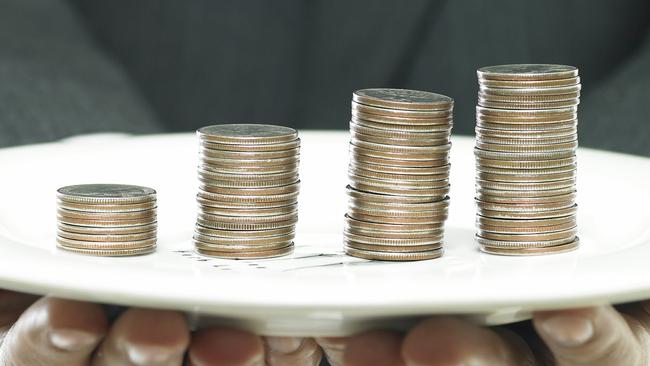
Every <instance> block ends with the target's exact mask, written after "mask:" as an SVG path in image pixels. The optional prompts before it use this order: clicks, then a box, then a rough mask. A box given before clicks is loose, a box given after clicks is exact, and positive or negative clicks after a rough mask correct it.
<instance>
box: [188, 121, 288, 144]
mask: <svg viewBox="0 0 650 366" xmlns="http://www.w3.org/2000/svg"><path fill="white" fill-rule="evenodd" d="M196 132H197V135H198V136H199V137H200V138H201V139H202V140H204V141H211V142H216V143H221V144H274V143H287V142H290V141H294V140H296V139H297V138H298V132H297V131H296V130H294V129H293V128H290V127H284V126H275V125H265V124H223V125H213V126H206V127H202V128H200V129H199V130H198V131H196Z"/></svg>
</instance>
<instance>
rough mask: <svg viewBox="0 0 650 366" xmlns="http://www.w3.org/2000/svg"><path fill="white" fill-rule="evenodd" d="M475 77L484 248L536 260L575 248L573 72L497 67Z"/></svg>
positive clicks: (556, 68) (575, 106)
mask: <svg viewBox="0 0 650 366" xmlns="http://www.w3.org/2000/svg"><path fill="white" fill-rule="evenodd" d="M477 74H478V81H479V87H480V89H479V95H478V106H477V107H476V149H475V155H476V165H477V178H476V189H477V196H476V204H477V210H478V215H477V236H476V240H477V241H478V243H479V245H480V248H481V250H483V251H484V252H488V253H492V254H504V255H534V254H548V253H559V252H564V251H569V250H573V249H576V248H577V247H578V243H579V239H578V237H577V236H576V233H577V223H576V210H577V205H576V203H575V198H576V148H577V147H578V135H577V123H578V119H577V117H578V115H577V112H578V103H579V97H580V78H579V77H578V69H576V68H575V67H572V66H563V65H544V64H531V65H500V66H489V67H484V68H480V69H479V70H478V72H477Z"/></svg>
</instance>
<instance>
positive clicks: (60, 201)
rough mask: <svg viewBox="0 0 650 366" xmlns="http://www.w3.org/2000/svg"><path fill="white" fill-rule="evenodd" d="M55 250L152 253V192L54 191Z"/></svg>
mask: <svg viewBox="0 0 650 366" xmlns="http://www.w3.org/2000/svg"><path fill="white" fill-rule="evenodd" d="M57 219H58V228H57V237H56V241H57V246H58V247H59V248H62V249H65V250H69V251H72V252H76V253H81V254H89V255H96V256H129V255H140V254H146V253H151V252H153V251H154V250H155V249H156V228H157V226H156V191H154V190H153V189H151V188H147V187H140V186H132V185H122V184H83V185H74V186H67V187H63V188H59V189H58V190H57Z"/></svg>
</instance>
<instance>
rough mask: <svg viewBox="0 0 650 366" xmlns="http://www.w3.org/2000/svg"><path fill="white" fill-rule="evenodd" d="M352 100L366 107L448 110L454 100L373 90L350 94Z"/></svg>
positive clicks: (436, 96)
mask: <svg viewBox="0 0 650 366" xmlns="http://www.w3.org/2000/svg"><path fill="white" fill-rule="evenodd" d="M352 100H353V101H355V102H357V103H361V104H367V105H373V106H379V107H384V108H395V109H433V110H440V109H449V108H451V107H453V104H454V100H453V99H451V98H449V97H448V96H446V95H442V94H436V93H431V92H426V91H420V90H408V89H389V88H373V89H361V90H357V91H355V92H354V93H353V94H352Z"/></svg>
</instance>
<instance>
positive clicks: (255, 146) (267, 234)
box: [194, 124, 300, 258]
mask: <svg viewBox="0 0 650 366" xmlns="http://www.w3.org/2000/svg"><path fill="white" fill-rule="evenodd" d="M197 135H198V137H199V143H200V154H199V159H200V165H199V167H198V176H199V192H198V195H197V200H198V203H199V212H198V217H197V221H196V229H195V233H194V245H195V247H196V249H197V251H198V252H199V253H202V254H206V255H211V256H216V257H221V258H269V257H276V256H280V255H285V254H289V253H291V252H292V251H293V238H294V233H295V225H296V222H297V220H298V191H299V186H300V180H299V177H298V165H299V156H300V139H299V138H298V133H297V131H296V130H294V129H292V128H289V127H282V126H273V125H260V124H225V125H215V126H207V127H203V128H201V129H199V130H198V131H197Z"/></svg>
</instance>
